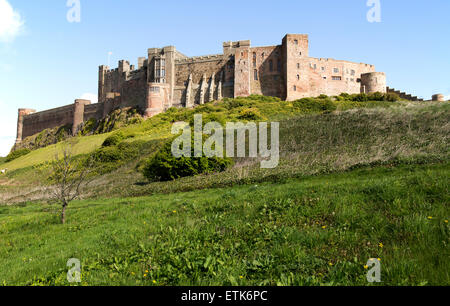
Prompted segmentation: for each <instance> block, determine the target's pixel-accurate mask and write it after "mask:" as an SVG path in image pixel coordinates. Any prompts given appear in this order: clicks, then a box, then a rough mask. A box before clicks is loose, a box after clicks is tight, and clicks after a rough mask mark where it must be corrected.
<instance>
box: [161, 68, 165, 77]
mask: <svg viewBox="0 0 450 306" xmlns="http://www.w3.org/2000/svg"><path fill="white" fill-rule="evenodd" d="M161 76H162V77H165V76H166V69H161Z"/></svg>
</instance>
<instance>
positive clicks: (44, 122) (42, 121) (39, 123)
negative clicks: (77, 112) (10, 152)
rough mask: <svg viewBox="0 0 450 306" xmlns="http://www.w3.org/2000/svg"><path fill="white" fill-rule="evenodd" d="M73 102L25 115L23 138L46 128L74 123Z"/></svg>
mask: <svg viewBox="0 0 450 306" xmlns="http://www.w3.org/2000/svg"><path fill="white" fill-rule="evenodd" d="M73 114H74V106H73V104H71V105H67V106H63V107H58V108H55V109H50V110H47V111H43V112H39V113H34V114H31V115H27V116H24V118H23V131H22V139H25V138H26V137H28V136H32V135H34V134H37V133H39V132H41V131H43V130H45V129H49V128H54V127H58V126H63V125H72V123H73Z"/></svg>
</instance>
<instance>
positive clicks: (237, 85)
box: [226, 40, 251, 97]
mask: <svg viewBox="0 0 450 306" xmlns="http://www.w3.org/2000/svg"><path fill="white" fill-rule="evenodd" d="M233 48H234V49H235V55H234V61H235V63H234V96H235V97H247V96H249V95H251V86H250V84H251V83H250V77H251V73H250V67H251V66H250V40H244V41H238V42H236V43H234V44H233ZM226 49H227V47H226Z"/></svg>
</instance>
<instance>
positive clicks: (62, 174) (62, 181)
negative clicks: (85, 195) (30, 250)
mask: <svg viewBox="0 0 450 306" xmlns="http://www.w3.org/2000/svg"><path fill="white" fill-rule="evenodd" d="M91 168H92V160H91V159H90V158H88V160H85V159H82V158H78V159H76V158H74V156H73V154H72V147H69V146H66V147H65V148H64V150H63V152H62V157H61V158H60V157H58V155H56V156H55V159H54V160H53V162H52V163H51V170H52V173H51V175H50V180H51V181H53V182H54V183H55V185H54V186H52V189H51V193H52V196H53V199H54V200H55V201H57V202H58V203H60V204H61V205H62V211H61V222H62V223H63V224H64V223H65V222H66V209H67V206H69V203H70V202H72V201H73V200H75V199H76V198H78V197H79V196H80V194H81V189H82V188H83V187H84V186H86V185H87V184H88V183H89V181H88V179H87V177H88V174H89V173H90V171H91Z"/></svg>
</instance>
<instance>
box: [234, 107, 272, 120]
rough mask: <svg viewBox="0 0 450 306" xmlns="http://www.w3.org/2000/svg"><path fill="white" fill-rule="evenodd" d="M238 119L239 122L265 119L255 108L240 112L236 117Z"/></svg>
mask: <svg viewBox="0 0 450 306" xmlns="http://www.w3.org/2000/svg"><path fill="white" fill-rule="evenodd" d="M237 118H238V119H241V120H248V121H258V120H265V119H266V118H265V117H264V116H263V115H261V113H260V112H259V110H258V109H257V108H247V109H244V110H242V111H241V112H240V113H239V115H238V117H237Z"/></svg>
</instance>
